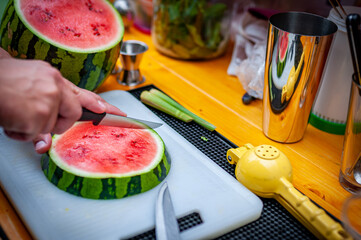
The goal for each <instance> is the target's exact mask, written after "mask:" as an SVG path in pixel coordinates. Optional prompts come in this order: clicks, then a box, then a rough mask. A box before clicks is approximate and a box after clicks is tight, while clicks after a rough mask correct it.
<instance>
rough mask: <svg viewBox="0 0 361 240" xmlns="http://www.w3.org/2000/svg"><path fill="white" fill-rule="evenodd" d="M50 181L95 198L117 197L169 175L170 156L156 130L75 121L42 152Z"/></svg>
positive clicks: (141, 189) (67, 190)
mask: <svg viewBox="0 0 361 240" xmlns="http://www.w3.org/2000/svg"><path fill="white" fill-rule="evenodd" d="M42 169H43V171H44V173H45V175H46V177H47V179H48V180H49V181H50V182H52V183H53V184H54V185H56V186H57V187H58V188H60V189H61V190H64V191H66V192H69V193H71V194H74V195H77V196H81V197H85V198H92V199H115V198H124V197H127V196H132V195H135V194H138V193H142V192H145V191H147V190H150V189H152V188H154V187H155V186H157V185H158V184H159V183H160V182H162V181H163V180H164V179H165V177H166V176H167V174H168V172H169V169H170V159H169V157H166V154H165V147H164V143H163V141H162V139H161V138H160V136H159V135H158V134H157V133H156V132H155V131H153V130H152V129H130V128H119V127H110V126H100V125H99V126H94V125H93V124H92V123H90V122H81V123H76V124H75V125H74V126H73V127H72V128H70V129H69V130H68V131H66V132H65V133H64V134H61V135H54V136H53V143H52V146H51V149H50V150H49V152H48V153H47V154H44V155H43V156H42Z"/></svg>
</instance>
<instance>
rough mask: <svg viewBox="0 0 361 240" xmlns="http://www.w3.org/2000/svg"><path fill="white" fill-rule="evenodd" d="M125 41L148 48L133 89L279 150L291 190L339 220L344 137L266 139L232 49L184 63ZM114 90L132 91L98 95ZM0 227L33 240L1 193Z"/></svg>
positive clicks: (310, 131)
mask: <svg viewBox="0 0 361 240" xmlns="http://www.w3.org/2000/svg"><path fill="white" fill-rule="evenodd" d="M124 40H140V41H143V42H145V43H147V45H148V46H149V50H148V51H147V52H146V53H145V54H144V56H143V59H142V62H141V65H140V69H141V72H142V74H143V75H144V76H145V78H146V81H145V83H143V84H141V85H139V86H136V87H142V86H145V85H149V84H154V85H155V86H157V87H158V88H160V89H161V90H162V91H164V92H165V93H167V94H168V95H169V96H171V97H172V98H174V99H175V100H176V101H178V102H179V103H181V104H182V105H183V106H184V107H186V108H188V109H189V110H191V111H193V112H194V113H196V114H197V115H199V116H201V117H203V118H204V119H206V120H207V121H209V122H211V123H213V124H214V125H215V126H217V129H216V130H217V131H218V132H219V133H220V134H222V135H223V136H225V137H226V138H228V139H229V140H230V141H232V142H233V143H235V144H237V145H238V146H242V145H244V144H246V143H251V144H252V145H254V146H258V145H261V144H270V145H273V146H275V147H277V148H278V149H279V150H281V151H282V152H284V153H285V154H286V155H287V156H288V158H289V159H290V161H291V164H292V166H293V184H294V186H295V187H296V188H297V189H298V190H299V191H301V192H302V193H303V194H305V195H307V196H308V197H309V198H311V199H312V200H313V201H314V202H316V203H317V204H319V205H320V206H321V207H322V208H324V209H325V210H326V211H328V212H329V213H330V214H332V215H333V216H335V217H336V218H338V219H340V216H341V209H342V204H343V202H344V201H345V200H346V198H347V197H349V196H350V195H351V194H350V193H348V192H347V191H346V190H344V189H343V188H342V187H341V185H340V184H339V181H338V175H339V170H340V160H341V153H342V146H343V139H344V137H343V136H340V135H333V134H328V133H325V132H323V131H320V130H318V129H316V128H314V127H312V126H311V125H309V126H308V128H307V132H306V134H305V136H304V138H303V139H302V140H301V141H299V142H297V143H293V144H281V143H277V142H274V141H272V140H270V139H268V138H267V137H266V136H265V135H264V134H263V132H262V101H261V100H255V101H253V102H252V103H251V104H250V105H244V104H243V103H242V96H243V94H244V93H245V91H244V89H243V88H242V85H241V83H240V81H239V80H238V79H237V78H236V77H232V76H229V75H227V68H228V65H229V63H230V60H231V56H232V49H233V48H232V46H231V45H230V46H229V48H228V50H227V52H226V54H225V55H223V56H222V57H219V58H217V59H213V60H207V61H182V60H176V59H172V58H169V57H166V56H164V55H161V54H160V53H159V52H157V51H156V49H155V47H154V45H153V44H152V41H151V37H150V36H149V35H146V34H143V33H141V32H139V31H137V30H136V29H132V28H131V29H130V30H129V31H128V32H125V35H124ZM115 89H119V90H130V89H132V88H131V87H125V86H122V85H120V84H118V83H117V82H116V80H115V77H114V76H110V77H109V78H108V79H107V80H106V81H105V83H104V84H103V85H102V86H101V87H100V88H99V89H98V92H99V93H100V92H105V91H110V90H115ZM224 160H225V161H226V156H224ZM24 201H26V199H24ZM0 225H1V227H2V228H3V230H4V232H5V233H6V235H7V236H8V238H9V239H30V238H31V236H30V235H29V233H28V231H27V230H26V229H25V227H24V226H23V224H22V223H21V220H20V219H19V217H18V216H17V214H16V212H15V210H14V209H13V208H12V207H11V205H10V203H9V202H8V200H7V198H6V197H5V194H4V193H3V192H2V191H0Z"/></svg>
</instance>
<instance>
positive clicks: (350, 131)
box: [339, 75, 361, 193]
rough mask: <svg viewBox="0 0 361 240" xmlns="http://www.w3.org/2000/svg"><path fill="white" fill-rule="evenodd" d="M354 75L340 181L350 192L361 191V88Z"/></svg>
mask: <svg viewBox="0 0 361 240" xmlns="http://www.w3.org/2000/svg"><path fill="white" fill-rule="evenodd" d="M359 81H360V80H359V79H357V77H356V75H353V81H352V87H351V94H350V101H349V107H348V114H347V122H346V132H345V139H344V145H343V151H342V157H341V170H340V176H339V180H340V183H341V185H342V186H343V187H344V188H345V189H346V190H348V191H349V192H352V193H356V192H357V191H361V86H360V82H359Z"/></svg>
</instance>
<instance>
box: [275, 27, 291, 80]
mask: <svg viewBox="0 0 361 240" xmlns="http://www.w3.org/2000/svg"><path fill="white" fill-rule="evenodd" d="M288 35H289V33H287V32H282V33H281V34H280V38H279V41H278V61H277V76H278V77H281V75H282V73H283V70H284V68H285V65H286V57H287V53H288Z"/></svg>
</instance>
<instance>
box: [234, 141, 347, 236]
mask: <svg viewBox="0 0 361 240" xmlns="http://www.w3.org/2000/svg"><path fill="white" fill-rule="evenodd" d="M227 160H228V162H229V163H230V164H236V170H235V174H236V178H237V180H238V181H239V182H240V183H242V184H243V185H244V186H245V187H247V188H248V189H249V190H251V191H252V192H253V193H255V194H257V195H258V196H260V197H265V198H275V199H276V200H277V201H278V202H279V203H280V204H281V205H282V206H284V207H285V208H286V209H287V210H288V211H289V212H290V213H291V214H292V215H293V216H294V217H296V218H297V219H298V220H299V221H300V222H301V223H302V224H303V225H304V226H305V227H306V228H307V229H309V230H310V231H311V232H312V233H313V234H314V235H315V236H316V237H317V238H319V239H352V238H351V236H350V235H349V234H348V233H347V232H346V231H345V230H344V229H343V227H342V226H341V224H339V223H338V222H336V221H334V220H333V219H332V218H331V217H330V216H328V215H327V214H326V212H325V211H324V210H322V209H321V208H319V207H317V206H316V205H315V204H314V203H312V202H311V201H310V199H309V198H308V197H306V196H305V195H303V194H302V193H300V192H299V191H298V190H296V189H295V188H294V186H293V185H292V183H291V182H292V166H291V163H290V161H289V159H288V158H287V156H286V155H285V154H284V153H282V152H281V151H279V150H278V149H277V148H275V147H274V146H271V145H260V146H258V147H254V146H252V145H251V144H245V145H244V146H242V147H239V148H232V149H229V150H228V151H227Z"/></svg>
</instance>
